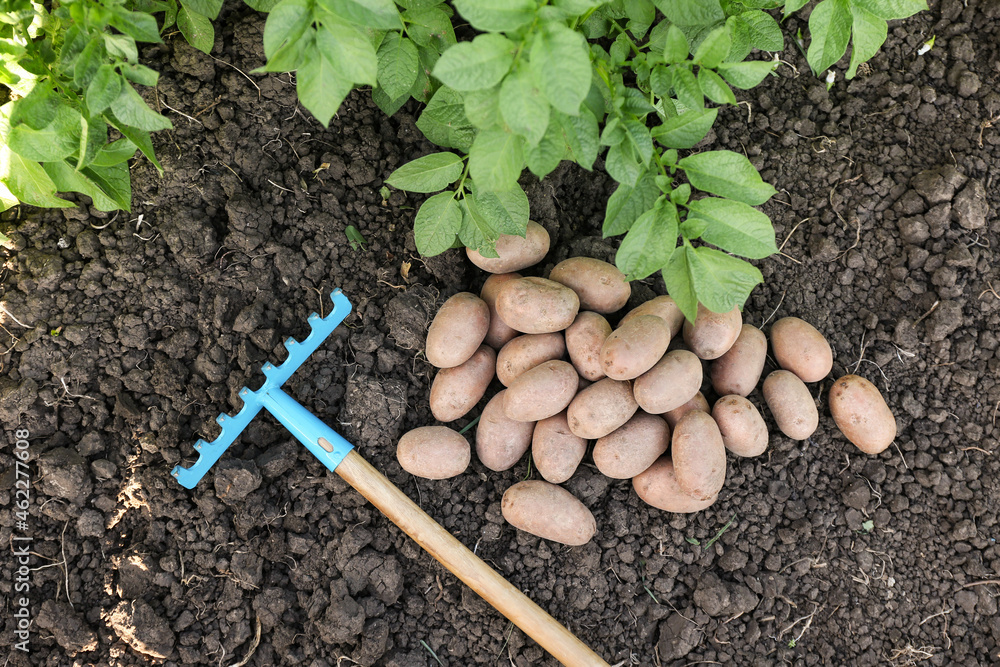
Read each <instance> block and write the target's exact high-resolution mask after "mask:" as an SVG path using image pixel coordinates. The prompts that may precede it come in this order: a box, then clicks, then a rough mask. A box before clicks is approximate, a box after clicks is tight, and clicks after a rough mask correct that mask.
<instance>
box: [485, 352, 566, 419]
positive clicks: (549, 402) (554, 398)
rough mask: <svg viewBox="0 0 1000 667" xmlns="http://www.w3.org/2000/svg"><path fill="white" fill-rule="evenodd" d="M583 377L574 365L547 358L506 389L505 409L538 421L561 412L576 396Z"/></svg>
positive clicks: (510, 414) (510, 415)
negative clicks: (578, 373) (547, 359)
mask: <svg viewBox="0 0 1000 667" xmlns="http://www.w3.org/2000/svg"><path fill="white" fill-rule="evenodd" d="M579 384H580V376H579V375H577V374H576V369H575V368H573V364H571V363H569V362H566V361H558V360H556V361H546V362H543V363H541V364H538V365H537V366H535V367H534V368H532V369H531V370H528V371H525V372H523V373H521V374H520V375H519V376H517V379H516V380H514V381H513V382H512V383H511V384H510V387H508V388H507V390H506V396H505V397H504V400H503V409H504V412H505V413H506V414H507V417H508V418H510V419H513V420H514V421H519V422H536V421H538V420H540V419H546V418H547V417H551V416H552V415H557V414H559V413H560V412H562V411H563V410H565V409H566V406H567V405H569V404H570V401H572V400H573V397H574V396H576V390H577V387H578V386H579Z"/></svg>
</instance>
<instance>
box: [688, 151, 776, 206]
mask: <svg viewBox="0 0 1000 667" xmlns="http://www.w3.org/2000/svg"><path fill="white" fill-rule="evenodd" d="M677 165H678V166H679V167H680V168H681V169H683V170H684V173H685V174H687V177H688V180H689V181H691V185H692V186H693V187H695V188H698V189H699V190H703V191H705V192H711V193H712V194H715V195H719V196H720V197H728V198H729V199H735V200H736V201H741V202H744V203H746V204H751V205H754V206H757V205H760V204H763V203H764V202H766V201H767V200H768V199H770V198H771V196H772V195H773V194H775V192H777V191H776V190H775V189H774V188H773V187H771V185H770V184H768V183H765V182H764V181H762V180H761V178H760V174H759V173H757V170H756V169H754V166H753V165H752V164H750V160H748V159H746V158H745V157H744V156H742V155H740V154H739V153H733V152H732V151H705V152H704V153H697V154H695V155H689V156H688V157H686V158H683V159H681V160H680V161H679V162H678V163H677Z"/></svg>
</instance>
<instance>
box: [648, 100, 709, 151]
mask: <svg viewBox="0 0 1000 667" xmlns="http://www.w3.org/2000/svg"><path fill="white" fill-rule="evenodd" d="M718 115H719V110H718V109H701V110H699V109H694V110H692V111H685V112H684V113H682V114H680V115H679V116H674V117H673V118H668V119H667V120H665V121H663V125H660V126H659V127H656V128H653V138H654V139H656V140H657V141H658V142H660V143H661V144H663V145H664V146H666V147H667V148H694V146H695V144H697V143H698V142H699V141H701V140H702V139H704V138H705V135H707V134H708V131H709V130H711V129H712V125H714V124H715V118H716V116H718Z"/></svg>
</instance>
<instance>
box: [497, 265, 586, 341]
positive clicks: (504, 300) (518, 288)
mask: <svg viewBox="0 0 1000 667" xmlns="http://www.w3.org/2000/svg"><path fill="white" fill-rule="evenodd" d="M496 308H497V314H498V315H499V316H500V319H502V320H503V321H504V322H505V323H506V324H507V325H508V326H510V327H511V328H513V329H516V330H517V331H520V332H522V333H529V334H540V333H553V332H556V331H562V330H563V329H565V328H566V327H568V326H569V325H571V324H573V320H575V319H576V314H577V313H578V312H579V311H580V298H579V297H578V296H577V295H576V292H574V291H573V290H571V289H570V288H568V287H566V286H565V285H562V284H560V283H557V282H556V281H554V280H547V279H546V278H518V279H517V280H509V281H507V282H506V283H504V285H503V286H502V287H501V288H500V291H499V292H498V293H497V301H496Z"/></svg>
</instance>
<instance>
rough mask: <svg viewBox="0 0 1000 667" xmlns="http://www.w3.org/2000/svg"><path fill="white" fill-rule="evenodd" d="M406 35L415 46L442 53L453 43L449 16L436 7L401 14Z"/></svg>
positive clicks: (453, 34) (452, 30)
mask: <svg viewBox="0 0 1000 667" xmlns="http://www.w3.org/2000/svg"><path fill="white" fill-rule="evenodd" d="M403 18H404V19H405V20H406V34H407V35H409V37H410V39H412V40H413V41H414V43H416V45H417V46H428V47H433V48H435V49H437V51H438V52H439V53H440V52H443V51H444V50H445V49H446V48H448V47H449V46H450V45H452V44H454V43H455V29H454V28H453V27H452V25H451V16H450V15H449V14H446V13H445V12H444V11H443V10H442V9H440V8H438V7H430V8H426V9H414V10H410V11H408V12H406V13H405V14H403Z"/></svg>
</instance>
